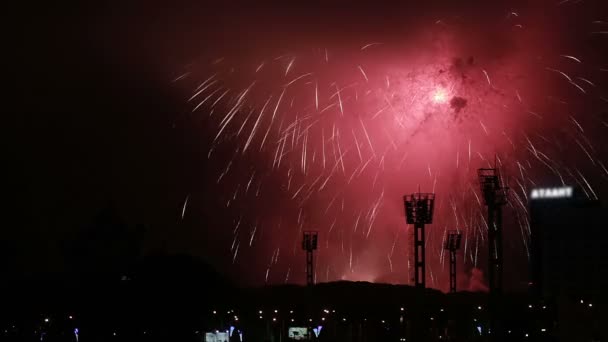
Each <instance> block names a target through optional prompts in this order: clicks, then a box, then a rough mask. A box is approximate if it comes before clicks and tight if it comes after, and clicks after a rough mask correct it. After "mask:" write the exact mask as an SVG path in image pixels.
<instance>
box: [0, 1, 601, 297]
mask: <svg viewBox="0 0 608 342" xmlns="http://www.w3.org/2000/svg"><path fill="white" fill-rule="evenodd" d="M322 3H323V2H320V1H319V2H310V1H306V2H299V3H298V4H297V5H293V4H287V3H286V2H280V3H279V2H276V3H272V2H265V3H264V4H263V5H259V4H258V5H256V6H253V5H240V4H232V5H223V6H219V5H218V3H215V2H204V1H186V0H183V1H177V2H172V3H171V4H170V5H169V4H162V2H160V1H152V2H150V1H130V2H129V1H127V2H115V3H106V2H96V3H86V4H71V5H46V6H45V7H42V8H41V7H37V6H34V5H31V6H29V7H28V6H27V5H20V6H22V7H20V8H11V9H10V11H9V12H10V13H11V17H12V19H11V20H9V21H8V22H7V23H6V28H5V29H4V31H5V33H6V34H7V39H6V40H5V43H6V46H7V47H8V48H6V49H3V50H4V51H6V52H4V55H5V57H8V60H7V62H6V63H4V66H5V70H6V74H8V78H5V80H7V82H6V84H7V88H8V89H9V90H8V93H5V95H8V96H7V101H6V102H5V109H6V110H5V111H4V112H5V117H6V118H7V119H8V122H9V123H10V125H8V127H9V132H8V136H9V138H10V139H9V143H8V144H7V147H8V156H9V158H8V160H10V161H11V162H10V163H7V164H6V165H7V168H8V169H9V174H10V177H9V178H8V183H9V185H10V190H11V191H9V192H8V193H9V194H11V195H10V197H9V201H11V202H12V203H13V205H14V207H13V206H11V207H9V208H10V210H9V216H8V217H10V220H8V221H7V222H10V223H7V224H6V226H5V227H4V228H3V236H4V238H3V241H4V245H6V246H7V250H9V251H10V252H7V253H8V254H9V255H11V257H10V258H9V259H7V260H9V261H8V262H9V264H10V265H12V267H15V268H17V269H19V270H21V271H26V272H29V271H33V272H36V271H57V270H62V269H63V268H64V262H65V261H64V253H63V251H62V248H63V247H62V246H64V245H65V242H66V241H68V240H69V239H70V237H71V236H73V234H74V233H75V232H78V231H79V230H80V229H83V228H82V227H83V226H85V225H86V224H87V223H89V222H90V221H91V220H93V218H94V217H95V216H96V215H97V214H98V213H99V212H100V211H101V210H102V209H103V208H105V207H107V206H109V205H112V206H115V207H116V208H117V211H118V212H119V213H120V215H121V216H122V217H123V218H124V220H125V221H126V222H128V223H129V224H137V223H143V224H146V225H148V230H147V233H146V236H145V246H146V249H147V250H155V249H162V250H166V251H169V252H184V253H191V254H194V255H197V256H199V257H201V258H203V259H204V260H206V261H207V262H209V263H210V264H212V265H213V266H214V267H216V268H218V269H220V270H221V271H222V272H224V273H226V274H229V275H230V276H232V277H233V278H235V279H237V280H238V281H239V282H242V283H243V284H260V283H264V282H265V281H268V282H273V283H281V282H283V281H285V279H286V278H287V279H288V281H295V282H301V281H302V280H303V267H301V266H302V265H300V264H301V263H300V261H303V256H302V255H300V254H301V253H300V251H299V249H298V248H296V247H298V245H297V241H298V239H299V236H300V233H299V232H300V230H301V229H310V228H313V229H318V230H319V231H320V234H321V236H322V241H325V243H322V245H323V248H322V250H320V251H319V255H320V259H319V260H320V261H319V264H318V269H319V274H318V279H320V280H323V281H324V280H336V279H349V280H371V281H373V280H386V281H393V282H395V281H405V279H407V271H404V270H405V269H406V267H407V263H406V261H407V258H408V256H407V252H406V250H407V246H409V243H407V241H409V240H407V235H406V233H405V224H404V223H403V217H402V216H403V213H402V208H401V203H400V196H401V195H402V194H404V193H407V192H413V191H415V190H416V189H417V186H418V185H421V186H422V187H423V190H426V191H430V190H431V189H432V188H434V189H436V192H437V193H438V197H439V196H440V197H441V198H442V202H441V203H438V210H437V215H438V219H437V220H436V222H437V223H436V225H435V226H434V229H435V230H434V231H433V232H432V233H430V234H431V235H430V237H429V241H430V242H429V245H430V246H429V248H431V249H432V250H433V252H432V253H430V255H431V256H430V263H431V268H432V269H433V271H431V273H432V274H434V275H433V277H434V279H433V280H432V281H430V283H431V284H432V285H431V286H433V287H438V288H441V289H444V288H446V287H447V281H446V279H447V278H446V277H447V270H446V269H445V261H444V256H443V255H442V254H441V247H440V246H441V241H442V237H443V233H444V231H445V229H446V228H449V229H455V228H458V229H463V230H464V231H466V232H467V234H468V235H467V239H468V240H467V241H469V243H470V245H469V246H468V250H467V251H466V253H467V254H466V255H465V258H464V261H463V265H462V267H461V269H462V270H463V272H465V273H467V275H470V274H471V273H475V272H474V271H472V270H473V269H474V268H481V269H483V267H485V266H484V260H485V245H484V244H483V238H481V237H482V236H483V234H482V233H481V232H482V229H483V221H482V220H481V219H480V216H479V207H478V206H477V204H476V203H477V202H476V200H475V196H474V194H473V192H472V190H471V187H472V186H476V184H475V181H476V180H475V175H474V174H475V169H476V168H478V167H483V166H487V165H488V162H489V160H493V156H494V154H497V155H498V156H499V157H500V158H501V160H504V168H505V170H506V172H507V173H508V174H509V176H511V177H512V178H513V180H512V182H513V184H512V186H513V187H515V188H516V189H517V191H519V193H518V196H517V197H516V198H514V199H513V203H514V204H513V205H512V207H511V209H510V210H508V211H507V213H508V214H507V215H509V218H507V219H506V220H505V222H506V223H507V224H508V227H507V228H506V232H507V234H508V235H509V238H508V239H506V243H507V246H506V247H505V248H506V249H507V254H508V255H510V256H513V260H516V261H514V265H513V266H511V269H509V268H507V273H509V274H511V275H512V277H511V279H514V280H513V281H512V282H513V284H514V285H513V286H517V285H518V284H520V283H521V282H522V281H523V280H522V279H523V277H522V275H521V272H519V271H518V270H519V268H521V267H522V266H525V260H526V245H525V239H526V232H525V229H524V228H523V227H525V223H522V222H525V221H526V219H525V213H524V211H523V207H521V206H518V204H517V202H518V199H520V200H522V201H523V202H525V195H524V193H526V192H527V189H529V188H530V187H532V186H535V185H539V184H555V183H556V182H560V181H561V179H564V178H565V179H566V180H565V182H566V183H573V184H575V185H577V184H580V185H582V186H583V187H585V186H588V187H590V188H592V189H593V190H594V191H595V192H596V193H597V195H598V196H601V194H602V190H603V189H605V188H606V174H607V173H608V171H606V170H605V169H604V167H603V165H605V163H606V157H607V154H606V150H605V147H603V146H604V145H605V144H604V143H603V142H604V139H605V138H604V136H605V129H606V126H605V122H604V120H605V119H606V105H607V102H608V100H606V99H607V98H608V93H607V92H606V90H607V89H606V86H607V84H608V83H607V75H608V72H606V70H608V62H606V61H607V60H608V59H607V58H606V57H607V51H606V48H605V46H607V44H606V43H607V40H608V34H605V33H602V32H606V31H608V24H606V23H605V22H604V20H606V21H608V9H607V8H606V5H605V4H603V2H602V1H600V0H597V1H564V2H563V3H562V4H559V1H538V2H535V4H534V5H530V4H528V1H508V2H507V1H504V2H503V1H491V2H490V1H424V2H421V1H412V2H408V3H405V4H395V3H385V4H382V3H379V2H372V3H367V4H352V3H350V2H341V1H338V2H333V4H332V5H322ZM56 6H59V7H56ZM369 44H372V45H369ZM364 47H365V48H364ZM326 51H329V52H326ZM330 57H331V59H330ZM579 61H580V63H579ZM262 62H264V63H265V64H264V66H263V67H262V68H261V71H260V72H254V70H255V69H256V67H259V66H260V63H262ZM332 63H333V64H332ZM290 65H291V66H290ZM560 72H562V73H563V74H561V73H560ZM307 74H310V75H307ZM564 74H565V75H566V76H564ZM181 75H185V76H184V77H183V78H180V79H179V81H174V80H175V79H176V78H179V76H181ZM213 75H215V76H213ZM301 75H304V76H302V77H303V78H302V80H301V81H297V82H295V83H294V85H293V86H290V87H285V84H287V83H288V82H290V81H292V80H294V79H296V78H297V77H298V76H301ZM209 77H214V78H213V80H215V83H214V84H213V85H212V86H211V87H210V88H209V89H208V90H206V92H204V93H203V94H202V95H201V98H197V100H202V97H203V96H205V95H206V94H209V95H210V96H214V97H212V100H213V99H214V98H217V97H218V95H219V94H221V93H222V92H223V91H224V90H223V89H230V92H229V93H228V95H226V97H225V98H224V99H221V100H218V101H219V102H218V104H217V106H215V107H214V108H212V107H210V106H207V105H203V106H202V107H200V108H199V109H198V111H195V112H192V108H193V106H194V105H195V104H196V102H194V103H193V102H189V101H188V99H189V98H190V97H191V96H192V95H193V94H195V93H196V90H195V89H196V88H197V87H200V85H201V83H203V81H205V80H206V79H208V78H209ZM581 78H582V79H581ZM253 80H255V81H256V84H255V86H254V87H253V90H252V91H251V92H250V93H249V94H247V96H246V97H244V99H245V102H246V104H245V105H244V106H243V107H242V108H239V111H238V115H235V117H234V119H233V120H231V122H230V125H228V126H227V127H226V129H225V131H223V132H222V133H221V135H220V138H219V140H216V139H215V138H216V135H217V134H218V131H219V128H220V127H221V126H222V123H223V120H222V118H224V115H226V113H229V112H230V109H231V108H232V107H233V106H234V105H235V103H237V104H238V98H239V95H240V94H242V93H241V92H242V91H243V90H244V89H246V88H247V87H248V86H249V85H250V84H251V83H252V82H253ZM315 86H316V87H317V90H318V94H319V95H318V96H319V98H320V102H321V104H320V105H315V103H314V92H315V90H314V89H315ZM342 88H344V89H342ZM581 88H582V90H581ZM283 89H288V92H287V95H285V97H284V101H285V102H284V104H280V105H277V100H278V99H279V98H280V96H281V92H282V90H283ZM214 90H217V93H215V94H213V95H211V92H212V91H214ZM336 90H339V92H340V96H336ZM290 92H291V93H290ZM437 93H438V94H440V95H439V100H437V98H436V95H435V94H437ZM444 93H445V94H444ZM269 96H271V98H270V100H268V99H269ZM444 96H445V97H446V99H445V101H444V100H443V99H442V97H444ZM455 98H456V99H460V100H457V101H456V102H454V101H453V99H455ZM294 99H295V100H294ZM267 100H268V103H270V105H269V107H268V109H267V112H265V114H264V115H266V116H264V117H263V118H261V119H260V127H263V128H260V129H259V131H257V132H255V129H254V128H255V127H256V126H255V124H254V122H255V120H256V117H257V115H258V114H259V112H260V110H261V109H262V108H264V104H265V103H266V101H267ZM337 100H340V101H339V102H337ZM342 100H343V101H344V103H343V104H342V102H341V101H342ZM288 101H291V104H290V106H289V108H287V107H288V106H287V103H288ZM459 101H460V102H459ZM462 101H464V102H462ZM209 103H211V101H209ZM294 103H295V104H294ZM454 103H461V106H462V108H457V107H458V106H455V105H454ZM332 104H333V107H332V108H330V109H328V110H327V111H325V112H323V111H322V110H323V108H325V107H327V106H331V105H332ZM275 106H276V107H277V108H279V109H278V110H276V112H278V114H277V121H276V122H275V121H274V117H273V119H272V121H271V119H270V118H269V117H270V116H271V113H272V110H273V109H275ZM281 106H284V107H285V108H283V107H281ZM319 106H320V107H319ZM313 107H314V110H312V109H311V108H313ZM317 107H319V108H317ZM385 107H386V108H389V109H386V112H389V111H390V112H391V113H392V114H390V115H389V114H386V116H385V114H382V115H380V114H379V116H378V117H374V115H375V114H376V113H378V111H379V110H380V109H382V108H385ZM338 108H341V109H340V110H338ZM210 112H211V113H212V114H209V113H210ZM251 112H253V113H255V114H254V115H252V116H251V118H249V119H247V117H248V115H249V113H251ZM311 113H312V114H311ZM395 113H406V114H404V116H400V115H401V114H395ZM539 117H541V118H540V119H539ZM303 118H304V119H303ZM378 118H379V119H378ZM279 120H281V121H280V122H281V123H280V124H279ZM307 120H309V121H307ZM378 120H380V121H378ZM315 122H316V123H315ZM291 123H295V126H294V127H296V126H297V132H296V131H295V130H294V131H293V133H288V130H287V129H286V127H288V126H289V125H290V124H291ZM311 123H314V124H313V125H312V126H310V128H307V127H308V125H309V124H311ZM241 125H242V126H241ZM268 127H269V132H271V133H270V135H269V140H268V144H267V145H266V146H261V145H260V144H261V141H262V136H263V135H264V134H263V133H264V132H265V131H266V128H268ZM336 127H337V129H338V131H339V132H340V133H338V136H339V137H338V138H334V137H335V136H336V134H335V133H334V132H336ZM321 128H323V129H321ZM368 130H369V131H368ZM242 132H244V133H242ZM250 132H254V133H257V135H254V136H253V137H252V138H251V139H252V141H253V142H252V144H254V145H255V149H254V148H251V147H250V148H249V149H248V150H247V148H245V147H244V146H245V145H247V144H246V142H247V141H248V137H249V133H250ZM368 133H369V134H368ZM289 134H292V136H289ZM330 135H331V136H332V138H331V139H330V138H329V136H330ZM366 135H367V136H366ZM370 136H371V137H370ZM292 137H293V140H292ZM391 137H396V138H391ZM282 139H283V140H285V141H287V140H288V139H289V140H290V144H291V146H290V147H288V148H287V149H284V150H281V151H279V152H280V154H281V155H282V154H283V153H284V154H285V161H284V163H283V165H282V166H276V165H275V164H276V160H277V158H276V155H277V154H276V146H280V145H281V141H282ZM294 141H295V143H294ZM309 141H310V147H308V144H309ZM319 142H322V143H319ZM340 143H342V145H341V146H338V144H340ZM277 144H278V145H277ZM325 144H327V148H328V151H327V153H328V155H329V153H330V152H329V149H331V150H332V151H333V152H332V153H333V154H332V155H331V157H329V156H328V159H329V158H331V160H332V161H331V163H330V162H328V164H329V165H328V166H326V165H325V162H323V166H321V153H322V151H325V150H324V149H323V147H324V145H325ZM262 145H263V144H262ZM294 146H295V147H294ZM298 146H300V147H298ZM304 146H305V147H306V148H305V147H304ZM471 146H472V147H471ZM342 148H344V151H342ZM243 149H246V150H247V151H246V152H243ZM336 149H340V150H339V151H338V158H336ZM537 149H538V151H541V153H542V154H541V155H539V154H538V153H537ZM210 151H212V152H213V153H211V154H210ZM345 151H347V152H346V153H347V154H344V158H343V159H340V158H339V156H340V154H341V153H345ZM304 153H306V154H304ZM210 155H212V156H213V157H210ZM303 156H304V157H303ZM406 158H408V159H407V162H405V164H404V162H403V160H405V159H406ZM303 159H304V160H306V161H307V163H309V164H310V166H303V165H304V163H303V162H302V160H303ZM368 160H369V161H370V162H369V164H368V165H369V169H368V166H365V167H364V165H365V163H366V162H367V161H368ZM228 164H230V167H229V168H228V170H229V171H228V172H227V173H226V176H225V178H223V179H221V180H220V181H218V177H219V176H220V175H221V174H222V172H223V171H225V170H226V166H227V165H228ZM344 164H346V165H344ZM306 165H308V164H306ZM404 165H405V166H404ZM363 169H365V170H366V172H368V173H369V174H367V173H364V172H363V171H362V170H363ZM360 170H361V172H359V173H357V172H358V171H360ZM372 170H374V171H372ZM252 174H253V178H251V177H252ZM520 174H521V177H520V176H519V175H520ZM330 175H331V176H330ZM328 176H330V179H328V178H327V177H328ZM351 176H352V177H351ZM518 177H519V178H518ZM250 179H252V184H253V185H252V186H251V187H252V188H251V189H252V190H251V192H249V190H248V191H245V193H243V191H244V190H243V189H244V188H245V187H246V184H247V183H248V181H249V180H250ZM352 179H354V181H352V182H351V180H352ZM587 181H588V182H589V184H588V185H585V182H587ZM292 182H293V184H292ZM323 182H326V186H327V188H325V187H322V186H321V184H323ZM518 182H519V183H518ZM254 189H255V190H256V192H258V193H261V195H257V194H256V195H252V193H253V192H254ZM298 189H301V190H300V191H301V193H296V191H298ZM475 189H476V188H475ZM324 191H325V192H324ZM235 193H236V195H234V194H235ZM589 193H590V194H591V191H589ZM12 194H14V195H12ZM298 196H300V197H298ZM231 197H232V198H233V199H232V200H230V198H231ZM302 197H304V198H302ZM186 199H188V200H187V201H188V203H187V205H186V211H185V213H186V214H185V216H184V218H182V210H183V207H184V202H185V201H186ZM229 200H230V201H231V202H230V203H229V204H228V205H226V203H227V201H229ZM110 203H111V204H110ZM333 203H336V204H333ZM328 205H329V207H331V208H329V207H328ZM338 207H340V208H339V209H340V210H338V209H337V208H338ZM344 208H346V209H344ZM374 208H376V209H374ZM330 209H331V210H330ZM334 210H335V211H334ZM238 222H240V223H238ZM332 222H333V224H332ZM359 222H360V223H359ZM359 224H361V226H358V225H359ZM3 226H4V225H3ZM235 227H236V228H235ZM332 227H337V228H332ZM353 227H354V228H353ZM357 227H358V228H357ZM371 228H373V230H372V229H371ZM334 229H335V230H334ZM332 234H333V235H332ZM324 238H326V239H324ZM235 245H238V246H240V247H236V249H237V250H238V252H235ZM395 246H397V248H396V249H397V252H395ZM400 246H401V247H400ZM472 246H475V247H472ZM235 253H236V257H235ZM395 253H396V254H395ZM323 258H324V259H323ZM301 259H302V260H301ZM477 259H479V261H477ZM465 278H467V283H465V284H462V286H471V285H470V284H469V280H468V277H465Z"/></svg>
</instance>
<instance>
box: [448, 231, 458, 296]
mask: <svg viewBox="0 0 608 342" xmlns="http://www.w3.org/2000/svg"><path fill="white" fill-rule="evenodd" d="M461 239H462V234H461V233H460V232H458V231H456V230H450V231H449V232H448V238H447V240H446V241H445V246H444V248H445V249H447V250H448V251H450V293H455V292H456V251H457V250H459V249H460V240H461Z"/></svg>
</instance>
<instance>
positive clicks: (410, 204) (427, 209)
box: [403, 193, 435, 288]
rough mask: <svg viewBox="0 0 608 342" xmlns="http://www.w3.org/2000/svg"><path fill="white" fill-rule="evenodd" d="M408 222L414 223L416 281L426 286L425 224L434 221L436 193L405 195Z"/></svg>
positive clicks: (416, 283) (419, 284)
mask: <svg viewBox="0 0 608 342" xmlns="http://www.w3.org/2000/svg"><path fill="white" fill-rule="evenodd" d="M403 202H404V204H405V216H406V223H407V224H413V225H414V269H415V273H414V283H415V285H416V287H420V288H424V287H425V284H426V267H425V262H426V253H425V245H424V225H425V224H431V223H433V209H434V207H435V194H432V193H416V194H412V195H406V196H403Z"/></svg>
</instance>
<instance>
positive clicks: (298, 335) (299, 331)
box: [287, 327, 310, 341]
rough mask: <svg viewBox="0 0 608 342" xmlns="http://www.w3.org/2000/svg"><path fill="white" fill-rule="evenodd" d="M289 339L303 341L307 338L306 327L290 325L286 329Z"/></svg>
mask: <svg viewBox="0 0 608 342" xmlns="http://www.w3.org/2000/svg"><path fill="white" fill-rule="evenodd" d="M287 336H288V337H289V339H290V340H296V341H303V340H308V339H309V337H310V336H309V335H308V328H302V327H290V328H289V330H288V335H287Z"/></svg>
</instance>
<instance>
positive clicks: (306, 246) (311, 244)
mask: <svg viewBox="0 0 608 342" xmlns="http://www.w3.org/2000/svg"><path fill="white" fill-rule="evenodd" d="M318 235H319V232H317V231H305V232H304V237H303V239H302V249H303V250H306V251H314V250H316V249H317V241H318Z"/></svg>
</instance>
